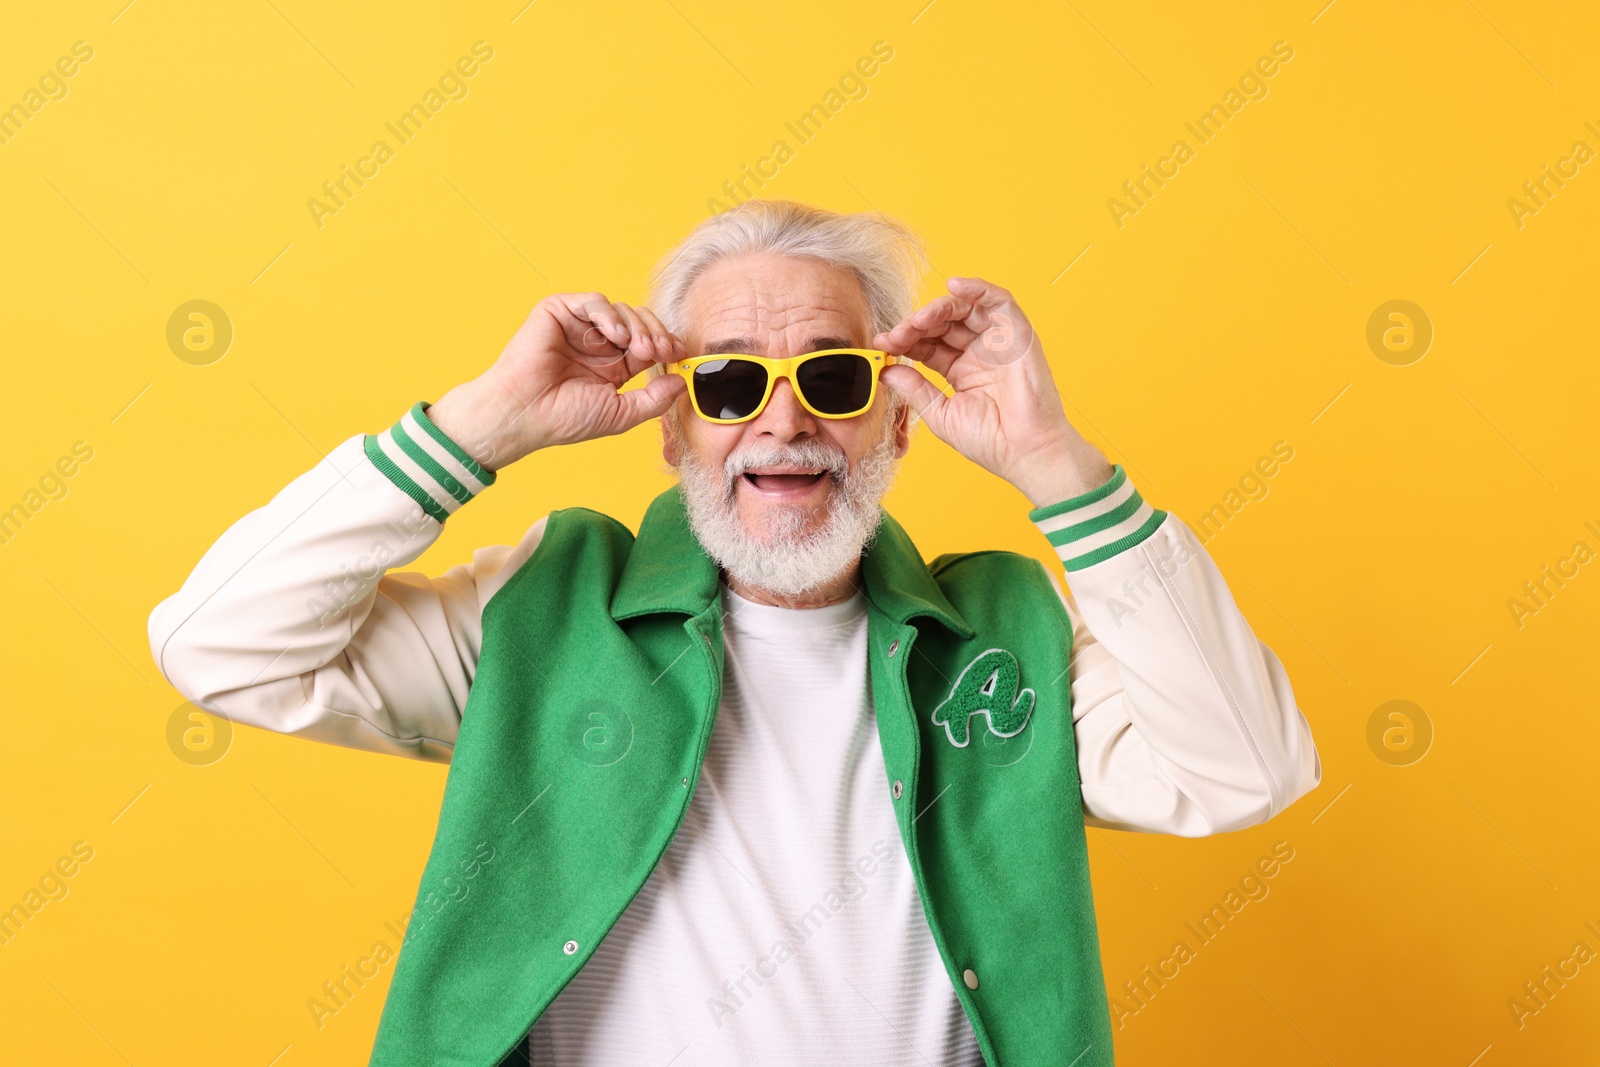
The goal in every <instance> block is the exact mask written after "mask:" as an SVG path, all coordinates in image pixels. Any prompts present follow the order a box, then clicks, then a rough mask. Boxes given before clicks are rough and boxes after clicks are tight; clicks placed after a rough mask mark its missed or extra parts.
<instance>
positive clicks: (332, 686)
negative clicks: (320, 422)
mask: <svg viewBox="0 0 1600 1067" xmlns="http://www.w3.org/2000/svg"><path fill="white" fill-rule="evenodd" d="M426 408H427V405H426V404H418V405H416V406H415V407H413V408H412V409H411V410H410V411H408V412H407V413H406V414H405V415H404V416H402V417H401V419H400V421H399V422H397V423H395V425H394V426H392V427H390V428H389V429H388V430H386V431H384V432H383V433H382V434H378V435H376V436H370V437H369V436H366V435H358V436H355V437H352V438H350V439H349V440H347V441H345V442H343V443H342V444H340V445H339V446H338V447H337V448H335V449H334V450H333V451H332V452H330V453H329V454H328V456H327V458H326V459H324V460H323V461H322V462H320V463H318V464H317V465H316V466H315V467H313V468H312V469H311V470H309V471H307V472H306V473H305V474H303V475H301V476H300V477H298V478H296V479H295V480H294V481H293V482H291V483H290V484H289V485H288V486H287V487H286V488H285V489H283V490H282V491H281V492H280V493H278V495H277V496H275V497H273V499H272V501H271V502H270V503H268V504H266V505H265V506H264V507H261V508H258V509H257V510H255V511H252V512H251V513H250V514H248V515H246V516H245V517H244V518H242V519H240V520H239V521H238V522H236V523H235V524H234V525H233V526H232V527H230V528H229V529H228V531H227V532H226V533H224V534H223V535H222V537H221V538H220V539H219V540H218V541H217V542H216V544H214V545H212V546H211V548H210V549H209V550H208V551H207V552H206V554H205V555H204V557H202V558H201V560H200V562H199V563H198V564H197V565H196V567H195V569H194V572H193V573H192V574H190V575H189V577H188V579H187V580H186V581H185V582H184V583H183V587H182V588H181V589H179V590H178V591H177V592H176V593H174V594H173V595H172V596H170V597H168V598H167V599H166V600H164V601H162V602H161V604H159V605H158V606H157V607H156V609H155V611H154V612H153V613H152V614H151V616H150V624H149V632H150V650H151V654H152V655H153V656H154V658H155V662H156V666H157V667H158V668H159V669H160V671H161V673H162V675H163V676H165V677H166V679H167V680H168V681H169V682H171V683H172V685H173V686H174V687H175V688H177V690H178V691H179V692H180V693H182V694H183V695H184V697H186V698H187V699H188V700H190V701H192V702H194V703H195V704H196V705H199V706H200V707H203V708H206V709H208V710H211V711H213V712H216V713H219V714H222V715H225V716H226V717H227V718H229V719H232V720H233V721H235V722H242V723H248V724H249V725H251V726H259V727H262V728H264V729H268V730H275V731H278V732H280V733H286V734H293V735H295V736H299V737H308V738H312V739H314V740H318V741H325V742H328V743H330V744H336V745H345V746H349V747H352V748H363V749H369V750H372V751H375V752H388V753H393V754H396V755H403V756H412V757H415V758H419V759H425V760H433V761H436V762H448V761H449V759H450V754H451V752H452V750H453V749H454V746H455V739H456V735H457V733H458V731H459V729H460V724H461V712H462V709H463V708H464V707H465V706H466V701H467V692H468V689H469V687H470V686H471V684H472V679H473V676H474V674H475V673H476V670H477V664H478V657H479V651H480V649H481V647H482V621H481V614H482V608H483V605H484V604H485V603H487V602H488V600H489V598H490V597H491V596H493V595H494V593H495V592H496V591H498V589H499V588H500V586H501V585H503V584H504V583H505V582H506V580H508V579H509V578H510V577H511V575H512V574H514V573H516V570H517V568H518V567H520V566H521V565H522V564H523V563H524V562H526V560H527V559H528V557H529V556H530V555H531V554H532V553H533V550H534V548H536V547H537V546H538V543H539V539H540V537H541V536H542V535H543V532H544V525H545V520H544V519H541V520H540V521H539V522H537V523H535V524H534V526H533V528H532V529H530V530H529V531H528V533H527V535H526V536H525V537H524V538H523V539H522V541H521V542H520V543H519V544H517V545H511V546H507V545H501V546H495V547H492V548H483V549H479V550H477V551H476V552H475V553H474V555H473V559H472V562H471V563H468V564H464V565H461V566H458V567H453V568H451V569H450V570H448V571H447V572H446V573H445V574H444V575H443V576H442V577H439V578H429V577H428V576H426V575H423V574H418V573H412V572H406V573H398V574H386V573H385V571H386V570H388V569H390V568H399V567H404V566H406V565H407V564H409V563H411V562H412V561H414V560H415V559H416V558H417V557H418V556H420V555H422V553H423V552H424V551H425V550H426V549H427V548H428V546H430V545H431V544H433V543H434V541H436V540H437V539H438V537H439V534H440V532H441V531H442V530H443V526H442V525H441V523H442V522H443V521H444V519H446V518H448V517H449V515H450V514H453V513H454V512H455V511H456V510H457V509H458V508H460V506H461V505H462V504H464V503H466V502H467V501H468V500H471V499H472V498H473V496H475V495H476V494H477V493H479V492H482V491H483V489H484V488H486V487H487V486H488V485H490V484H492V483H493V481H494V475H493V474H492V473H491V472H489V471H486V470H484V469H483V468H482V467H479V466H478V465H477V464H476V463H474V462H472V460H471V458H470V457H469V456H468V455H467V454H466V453H465V452H463V451H462V450H460V449H459V448H458V447H457V446H456V445H455V443H454V442H452V441H450V440H449V439H448V438H447V437H445V436H444V434H443V433H441V432H440V431H439V430H438V428H437V427H435V426H433V425H432V423H431V421H430V420H429V419H428V418H427V415H426V413H425V412H426Z"/></svg>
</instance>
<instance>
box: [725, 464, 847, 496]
mask: <svg viewBox="0 0 1600 1067" xmlns="http://www.w3.org/2000/svg"><path fill="white" fill-rule="evenodd" d="M827 476H828V472H827V471H824V470H816V471H794V472H789V471H781V472H773V473H765V472H761V471H746V472H745V473H744V476H743V477H744V480H745V481H747V482H749V483H750V484H751V485H752V486H754V487H755V489H756V491H758V492H760V493H761V494H762V495H764V496H776V497H793V496H803V495H805V494H807V493H809V492H810V491H811V490H812V489H814V488H816V486H817V485H818V484H820V483H821V482H822V481H823V479H825V478H826V477H827Z"/></svg>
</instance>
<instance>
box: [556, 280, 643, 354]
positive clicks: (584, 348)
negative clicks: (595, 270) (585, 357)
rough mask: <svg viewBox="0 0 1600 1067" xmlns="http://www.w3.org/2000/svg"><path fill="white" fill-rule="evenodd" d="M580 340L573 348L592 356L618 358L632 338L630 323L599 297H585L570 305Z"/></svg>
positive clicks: (586, 294) (613, 306)
mask: <svg viewBox="0 0 1600 1067" xmlns="http://www.w3.org/2000/svg"><path fill="white" fill-rule="evenodd" d="M568 308H569V310H570V311H571V314H572V319H573V324H574V326H575V328H576V329H577V331H578V336H577V337H576V338H572V341H573V347H574V348H576V349H577V350H578V351H579V352H583V353H586V354H589V355H600V354H611V355H615V354H616V351H615V350H617V349H620V350H624V351H625V350H626V349H627V347H628V342H629V340H630V339H631V335H630V334H629V332H628V322H627V320H626V319H625V318H624V317H623V316H622V313H621V312H619V311H618V310H617V309H616V306H615V305H613V304H612V303H611V301H609V300H607V299H606V298H605V297H604V296H603V295H601V294H600V293H584V294H581V295H580V296H578V297H575V298H574V300H573V302H572V303H571V304H569V305H568Z"/></svg>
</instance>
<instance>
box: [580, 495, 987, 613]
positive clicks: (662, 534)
mask: <svg viewBox="0 0 1600 1067" xmlns="http://www.w3.org/2000/svg"><path fill="white" fill-rule="evenodd" d="M878 514H879V522H878V532H877V536H876V537H875V538H874V539H873V542H872V544H871V545H870V546H869V547H868V548H867V551H866V553H865V554H864V555H863V556H862V559H861V575H862V579H863V584H864V586H865V589H864V590H863V592H864V593H865V594H866V597H867V602H868V604H869V605H871V607H873V608H875V609H876V610H878V611H879V612H881V613H882V614H883V615H884V616H886V617H887V618H888V619H889V620H890V621H892V622H894V623H895V624H896V625H899V626H904V625H906V624H907V623H908V622H909V621H910V620H911V619H913V618H915V617H918V616H926V617H928V618H932V619H934V620H936V621H938V622H939V623H941V624H942V625H943V626H944V627H945V628H946V629H948V630H950V631H951V632H953V633H955V634H956V635H958V636H960V637H963V638H970V637H972V636H973V635H974V633H975V631H974V630H973V629H972V627H971V626H968V625H967V621H966V620H965V619H963V618H962V617H961V614H960V613H959V612H958V611H956V609H955V606H954V605H952V604H951V603H950V600H949V598H948V597H946V596H945V595H944V591H943V590H942V589H940V588H939V583H938V582H936V581H935V580H934V577H933V575H932V574H931V573H930V572H929V570H928V566H927V564H926V563H924V562H923V561H922V554H921V553H920V552H918V551H917V546H916V545H914V544H912V543H911V538H910V537H909V536H907V534H906V532H905V530H904V529H902V528H901V526H900V524H899V523H898V522H896V521H895V520H894V518H893V517H892V516H890V514H889V513H888V512H887V511H884V510H883V508H882V507H881V506H880V507H879V509H878ZM720 578H721V573H720V571H719V569H718V567H717V564H716V562H715V561H714V560H712V559H711V557H710V556H709V555H707V554H706V551H705V549H704V548H702V547H701V546H700V542H699V541H698V540H697V539H696V538H695V536H694V531H693V530H691V529H690V528H689V516H688V512H687V510H686V508H685V506H684V501H683V495H682V493H680V492H679V489H678V487H677V486H673V487H672V488H671V489H668V490H667V491H666V492H664V493H662V494H661V495H659V496H657V497H656V498H655V500H653V501H652V502H651V503H650V507H649V509H648V510H646V512H645V515H644V520H643V521H642V522H641V523H640V524H639V534H638V536H637V537H636V538H635V539H634V542H633V547H632V549H631V550H630V551H629V553H628V560H627V563H626V564H624V566H623V569H622V577H621V579H620V580H619V581H618V583H617V590H616V593H615V594H614V595H613V596H612V598H611V617H612V618H614V619H616V620H618V621H620V620H622V619H629V618H633V617H634V616H636V615H645V614H649V613H651V612H662V611H671V612H679V613H682V614H686V615H690V616H698V615H700V614H702V613H703V612H705V611H706V610H707V609H708V608H710V607H711V605H712V603H713V602H714V601H717V600H718V597H719V588H718V582H719V580H720Z"/></svg>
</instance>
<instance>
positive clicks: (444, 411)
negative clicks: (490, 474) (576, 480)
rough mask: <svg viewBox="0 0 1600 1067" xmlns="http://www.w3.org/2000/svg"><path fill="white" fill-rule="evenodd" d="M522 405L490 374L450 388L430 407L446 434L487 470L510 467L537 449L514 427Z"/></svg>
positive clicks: (431, 413)
mask: <svg viewBox="0 0 1600 1067" xmlns="http://www.w3.org/2000/svg"><path fill="white" fill-rule="evenodd" d="M519 407H520V405H518V404H517V403H516V401H515V399H514V398H513V397H512V396H511V395H510V394H509V393H507V392H506V391H505V390H503V389H501V388H499V386H497V385H496V384H495V383H494V382H493V381H491V380H490V379H489V378H488V377H487V376H484V377H479V378H474V379H473V380H472V381H470V382H463V383H462V384H460V385H458V386H456V387H455V388H454V389H451V390H450V391H449V392H448V393H446V394H445V395H444V396H442V397H440V398H439V402H438V403H436V404H432V405H430V406H429V407H428V408H427V413H428V418H429V419H430V420H432V422H433V425H434V426H436V427H437V428H438V429H439V430H440V431H441V432H442V433H443V434H445V436H447V437H448V438H450V440H451V441H453V442H455V444H456V445H458V446H459V447H460V448H461V449H462V450H463V451H464V452H466V453H467V455H469V456H470V457H471V458H472V459H473V461H474V462H476V463H478V464H480V465H481V466H482V467H483V468H484V469H485V470H487V471H497V470H499V469H500V468H502V467H506V466H509V465H510V464H512V463H515V462H516V461H517V460H519V459H521V458H522V457H523V456H525V455H527V454H528V453H530V452H532V451H534V450H533V449H531V448H529V447H527V445H526V444H524V443H522V442H521V441H519V440H518V439H517V436H516V434H515V433H513V432H512V427H513V426H515V424H516V422H517V415H518V414H519Z"/></svg>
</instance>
